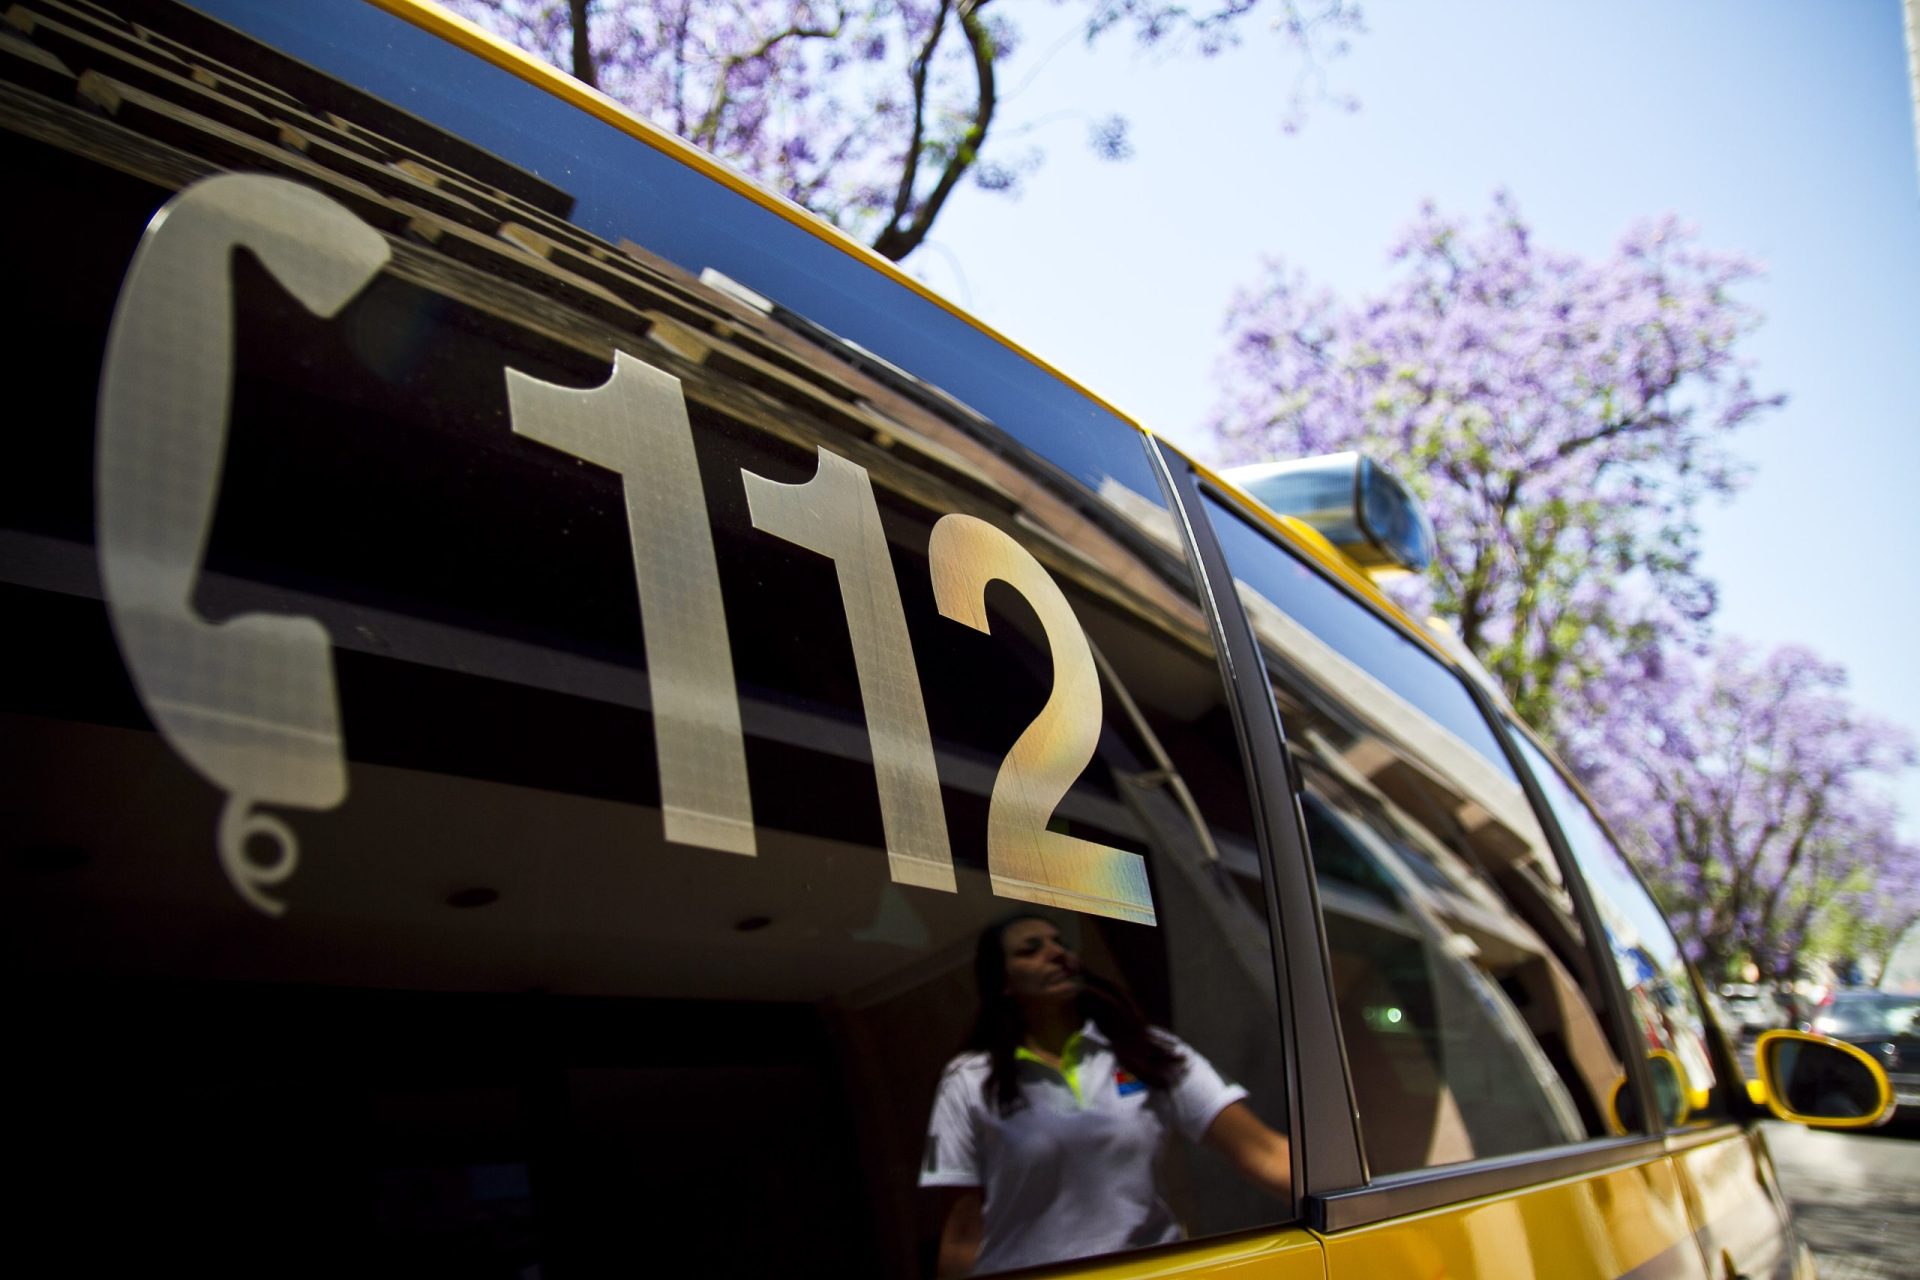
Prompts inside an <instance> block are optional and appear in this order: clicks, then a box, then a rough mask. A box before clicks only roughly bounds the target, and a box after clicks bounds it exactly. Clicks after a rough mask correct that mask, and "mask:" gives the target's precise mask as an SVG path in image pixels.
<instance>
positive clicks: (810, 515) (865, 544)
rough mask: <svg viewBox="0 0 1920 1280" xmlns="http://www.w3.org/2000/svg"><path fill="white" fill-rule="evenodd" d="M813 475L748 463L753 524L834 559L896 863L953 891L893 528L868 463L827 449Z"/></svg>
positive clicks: (891, 863) (883, 820)
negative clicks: (800, 480)
mask: <svg viewBox="0 0 1920 1280" xmlns="http://www.w3.org/2000/svg"><path fill="white" fill-rule="evenodd" d="M819 453H820V469H819V471H817V472H816V473H815V474H814V477H813V479H811V480H809V481H807V482H806V483H805V484H777V483H775V482H774V481H772V480H769V479H767V478H766V477H765V476H757V475H755V474H754V473H753V472H751V471H742V472H741V473H740V476H741V479H742V480H744V481H745V482H746V486H747V506H748V508H749V509H750V510H751V511H752V512H753V527H754V528H756V529H764V530H766V531H767V532H768V533H771V534H773V535H774V536H775V537H779V538H785V539H786V540H787V541H788V542H792V543H795V544H797V545H799V546H802V547H805V548H806V549H807V550H809V551H817V552H819V553H820V554H821V555H823V556H825V557H827V558H828V559H829V560H831V561H833V567H834V570H835V572H836V573H837V574H838V576H839V579H840V605H841V609H842V611H843V612H844V613H845V614H846V617H847V636H848V639H850V640H851V641H852V642H853V665H854V671H855V674H856V675H857V676H858V677H859V680H860V701H861V702H862V703H864V704H865V705H866V710H867V740H868V742H869V743H871V744H872V748H873V774H874V782H875V784H876V785H877V786H878V788H879V791H880V824H881V826H882V827H883V828H885V830H886V833H887V865H888V870H889V872H890V873H891V874H892V876H893V878H894V879H895V880H896V881H898V882H899V883H901V884H912V885H919V886H920V887H921V888H923V889H944V890H946V891H947V892H949V893H952V892H953V890H954V883H953V851H952V850H951V849H950V848H949V847H948V844H947V819H946V813H945V811H944V810H943V809H942V808H941V804H940V774H939V772H938V770H936V769H935V767H934V763H933V733H932V731H931V730H929V729H928V727H927V706H926V702H925V701H924V700H923V699H922V698H921V696H920V673H919V671H918V670H917V669H916V668H915V667H914V663H913V642H912V641H911V640H910V639H909V638H908V636H907V611H906V609H905V608H903V607H902V606H901V604H900V583H899V580H898V579H897V578H896V577H895V576H894V572H893V560H892V559H891V558H890V557H889V556H888V555H887V533H886V530H885V529H883V528H881V527H880V508H879V507H878V506H877V505H876V504H875V502H874V500H873V481H872V480H871V479H869V478H868V476H867V469H866V468H865V467H862V466H860V465H858V464H857V463H852V462H849V461H847V460H846V459H845V458H842V457H841V456H840V455H839V454H836V453H829V452H828V451H827V450H825V449H821V450H820V451H819Z"/></svg>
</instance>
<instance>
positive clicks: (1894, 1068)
mask: <svg viewBox="0 0 1920 1280" xmlns="http://www.w3.org/2000/svg"><path fill="white" fill-rule="evenodd" d="M1813 1030H1814V1031H1816V1032H1818V1033H1819V1034H1821V1035H1824V1036H1830V1037H1832V1038H1833V1039H1835V1040H1844V1041H1846V1042H1847V1043H1848V1044H1851V1045H1857V1046H1859V1047H1860V1048H1862V1049H1864V1050H1866V1051H1867V1052H1868V1053H1869V1054H1871V1055H1873V1058H1874V1060H1875V1061H1877V1062H1878V1063H1879V1064H1880V1066H1881V1068H1882V1069H1883V1070H1885V1071H1886V1073H1887V1078H1888V1080H1890V1081H1891V1082H1892V1084H1893V1091H1894V1100H1895V1102H1896V1103H1897V1104H1898V1106H1899V1109H1900V1117H1901V1119H1902V1120H1903V1121H1905V1120H1910V1119H1915V1118H1920V994H1914V993H1906V994H1901V993H1897V992H1892V991H1875V990H1846V991H1836V992H1834V993H1833V996H1832V998H1831V999H1830V1000H1829V1002H1828V1003H1826V1004H1825V1005H1823V1006H1821V1007H1820V1008H1819V1009H1817V1010H1816V1011H1815V1013H1814V1017H1813Z"/></svg>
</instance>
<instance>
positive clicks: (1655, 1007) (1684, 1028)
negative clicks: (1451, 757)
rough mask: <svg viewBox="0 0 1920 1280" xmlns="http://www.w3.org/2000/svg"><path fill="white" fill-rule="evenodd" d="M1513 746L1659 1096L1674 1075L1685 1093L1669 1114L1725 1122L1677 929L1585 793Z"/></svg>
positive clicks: (1668, 1107)
mask: <svg viewBox="0 0 1920 1280" xmlns="http://www.w3.org/2000/svg"><path fill="white" fill-rule="evenodd" d="M1513 739H1514V741H1515V742H1516V743H1518V744H1519V747H1520V753H1521V754H1522V755H1523V756H1525V757H1526V761H1527V765H1528V767H1529V768H1530V769H1531V770H1532V771H1533V775H1534V777H1535V778H1536V779H1538V780H1539V782H1540V787H1541V790H1542V791H1544V792H1545V793H1546V797H1547V804H1548V805H1549V806H1550V807H1551V808H1552V809H1553V816H1554V819H1555V821H1556V822H1558V823H1559V825H1560V830H1561V832H1562V833H1563V834H1565V836H1566V838H1567V844H1568V845H1569V846H1570V847H1571V848H1572V850H1573V857H1574V861H1575V862H1577V863H1578V864H1579V866H1580V873H1581V875H1582V877H1584V878H1585V880H1586V882H1587V886H1588V888H1590V889H1591V890H1592V891H1593V900H1594V907H1595V909H1596V910H1598V911H1599V913H1600V921H1601V923H1602V925H1603V926H1604V927H1605V928H1606V932H1607V942H1608V945H1609V946H1610V947H1611V949H1612V951H1613V957H1614V961H1615V963H1616V964H1617V965H1618V966H1619V968H1620V981H1621V984H1622V985H1623V986H1625V987H1626V989H1627V998H1628V1002H1629V1006H1630V1008H1631V1011H1632V1014H1633V1023H1634V1026H1635V1027H1636V1028H1637V1029H1638V1030H1639V1031H1640V1033H1641V1034H1642V1035H1644V1036H1645V1037H1646V1044H1645V1046H1644V1051H1645V1052H1648V1053H1650V1054H1652V1055H1654V1058H1653V1060H1654V1062H1655V1063H1656V1071H1655V1073H1654V1087H1655V1090H1656V1092H1659V1091H1661V1090H1662V1089H1663V1088H1664V1087H1665V1082H1666V1081H1667V1080H1668V1078H1669V1072H1671V1076H1672V1079H1673V1083H1674V1085H1675V1086H1676V1087H1677V1088H1678V1090H1679V1093H1678V1096H1677V1097H1676V1098H1675V1099H1674V1100H1673V1102H1672V1103H1671V1104H1670V1103H1669V1102H1668V1101H1667V1100H1666V1099H1664V1098H1663V1099H1662V1104H1661V1105H1662V1109H1663V1110H1664V1111H1665V1113H1666V1115H1667V1117H1668V1119H1669V1121H1670V1122H1672V1123H1673V1124H1675V1125H1679V1124H1683V1123H1694V1122H1705V1121H1707V1120H1711V1119H1714V1118H1717V1117H1720V1116H1723V1115H1724V1114H1725V1111H1726V1100H1725V1098H1724V1096H1723V1095H1722V1094H1721V1092H1720V1088H1719V1081H1718V1079H1717V1078H1716V1075H1715V1073H1714V1069H1713V1059H1712V1057H1711V1056H1710V1055H1709V1054H1708V1052H1707V1038H1706V1019H1705V1017H1704V1016H1703V1014H1702V1013H1701V1010H1700V1004H1699V1001H1698V999H1697V998H1696V997H1695V995H1694V989H1693V983H1692V981H1691V980H1690V979H1689V977H1688V974H1687V963H1686V958H1685V957H1684V956H1683V955H1682V954H1681V952H1680V944H1679V942H1678V941H1677V940H1676V939H1675V938H1674V936H1673V930H1671V929H1669V928H1668V927H1667V922H1666V918H1665V917H1664V916H1662V915H1661V914H1660V908H1659V907H1658V906H1656V905H1654V901H1653V896H1652V895H1651V894H1649V893H1648V892H1647V890H1646V886H1644V885H1643V884H1641V883H1640V879H1639V877H1637V876H1635V875H1634V873H1633V871H1632V869H1631V868H1630V867H1628V865H1627V860H1626V857H1625V855H1623V854H1622V853H1621V852H1620V849H1619V847H1618V846H1617V845H1615V844H1614V843H1613V840H1612V838H1611V837H1609V836H1608V835H1607V833H1606V830H1605V829H1604V828H1602V827H1601V825H1600V824H1599V822H1598V821H1597V820H1596V819H1595V818H1594V816H1593V811H1592V810H1590V809H1588V808H1587V805H1586V802H1585V801H1584V800H1582V799H1581V798H1580V795H1579V793H1578V792H1576V791H1575V790H1574V789H1573V787H1572V786H1571V785H1569V784H1568V782H1567V780H1566V779H1565V778H1564V777H1562V776H1561V774H1560V771H1559V770H1558V769H1556V768H1554V766H1553V764H1552V763H1551V762H1550V761H1548V759H1547V758H1546V756H1545V755H1543V754H1542V753H1541V751H1540V749H1539V748H1538V747H1536V746H1534V745H1533V743H1532V742H1531V741H1530V740H1529V739H1528V738H1527V736H1526V735H1525V734H1522V733H1519V732H1517V731H1516V732H1515V733H1514V734H1513Z"/></svg>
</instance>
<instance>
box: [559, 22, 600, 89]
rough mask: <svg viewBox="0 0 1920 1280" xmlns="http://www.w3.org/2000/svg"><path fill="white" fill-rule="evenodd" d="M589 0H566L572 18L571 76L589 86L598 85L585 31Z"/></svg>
mask: <svg viewBox="0 0 1920 1280" xmlns="http://www.w3.org/2000/svg"><path fill="white" fill-rule="evenodd" d="M589 3H590V0H567V12H568V14H569V16H570V17H571V18H572V19H573V78H574V79H576V80H578V81H579V82H580V83H582V84H584V85H586V86H588V87H589V88H593V89H598V88H599V87H600V80H599V77H598V76H596V75H595V74H594V69H593V41H592V37H591V36H590V35H589V34H588V32H587V5H588V4H589Z"/></svg>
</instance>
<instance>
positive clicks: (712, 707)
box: [507, 351, 754, 856]
mask: <svg viewBox="0 0 1920 1280" xmlns="http://www.w3.org/2000/svg"><path fill="white" fill-rule="evenodd" d="M507 403H508V407H509V412H510V415H511V417H512V419H513V431H514V434H515V435H522V436H526V437H528V438H530V439H533V440H538V441H539V442H540V443H541V444H545V445H551V446H552V447H554V448H555V449H559V450H561V451H562V452H564V453H570V454H572V455H573V456H574V457H576V458H581V459H584V460H585V461H587V462H591V463H594V464H596V465H598V466H602V467H605V468H607V469H608V470H610V471H615V472H618V473H619V475H620V481H621V488H622V490H623V492H624V493H625V495H626V500H627V532H628V534H629V536H630V537H631V538H632V541H633V574H634V579H635V581H636V583H637V584H638V586H639V590H640V632H641V637H642V640H643V641H644V643H645V644H646V647H647V686H648V688H649V690H650V691H651V692H652V695H653V742H654V753H655V756H656V758H657V759H658V760H659V765H660V811H661V814H662V818H663V820H664V822H665V824H666V836H667V839H669V840H671V841H673V842H675V843H676V844H691V845H698V846H699V847H701V848H703V849H719V850H721V851H723V852H726V853H744V854H747V855H748V856H752V854H753V852H754V838H753V806H752V801H751V799H750V798H749V796H748V793H747V752H746V742H745V738H744V737H743V736H742V734H741V732H740V697H739V694H738V692H737V691H736V690H735V688H734V683H733V651H732V649H731V648H730V647H729V645H728V642H727V616H726V613H725V612H724V610H723V607H722V605H721V602H720V571H719V568H718V566H717V565H716V564H715V563H714V557H713V532H712V530H711V529H710V528H708V525H707V500H706V493H705V490H703V489H702V488H701V486H700V467H699V463H698V461H697V460H696V459H695V457H694V453H693V428H692V427H691V425H689V423H688V421H687V402H686V399H685V397H684V396H683V395H682V394H681V392H680V380H679V379H678V378H676V377H674V376H673V375H672V374H668V373H662V372H661V371H660V370H658V369H655V368H653V367H652V366H651V365H648V364H645V363H642V362H641V361H639V360H636V359H635V358H634V357H632V356H630V355H628V354H627V353H626V352H624V351H616V352H614V355H613V376H612V377H610V378H608V379H607V380H606V382H604V383H602V384H601V385H600V386H597V387H594V388H592V389H591V390H587V391H579V390H575V389H574V388H572V387H562V386H556V385H555V384H553V383H551V382H542V381H540V380H539V379H538V378H534V377H530V376H528V375H527V374H524V373H522V372H520V371H519V370H518V369H509V370H507Z"/></svg>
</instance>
